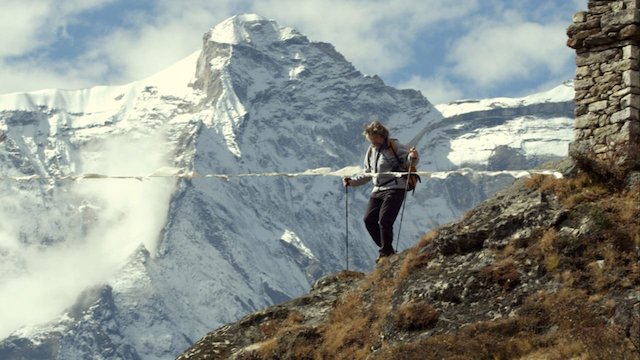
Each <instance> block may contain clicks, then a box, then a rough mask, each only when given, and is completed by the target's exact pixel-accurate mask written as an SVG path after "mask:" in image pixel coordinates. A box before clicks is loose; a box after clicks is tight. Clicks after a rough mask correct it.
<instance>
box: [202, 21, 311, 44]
mask: <svg viewBox="0 0 640 360" xmlns="http://www.w3.org/2000/svg"><path fill="white" fill-rule="evenodd" d="M296 37H300V38H304V39H306V38H305V36H304V35H302V34H300V33H299V32H297V31H296V30H294V29H292V28H288V27H281V26H280V25H279V24H278V23H277V22H276V21H274V20H270V19H267V18H265V17H262V16H260V15H256V14H241V15H236V16H232V17H230V18H228V19H227V20H225V21H223V22H221V23H220V24H218V25H216V26H215V27H214V28H212V29H211V31H209V32H208V33H207V34H205V41H213V42H217V43H222V44H232V45H238V44H246V45H252V46H256V47H259V46H266V45H269V44H272V43H275V42H279V41H285V40H289V39H292V38H296Z"/></svg>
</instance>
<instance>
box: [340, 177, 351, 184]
mask: <svg viewBox="0 0 640 360" xmlns="http://www.w3.org/2000/svg"><path fill="white" fill-rule="evenodd" d="M350 182H351V178H350V177H343V178H342V185H344V186H351V185H350Z"/></svg>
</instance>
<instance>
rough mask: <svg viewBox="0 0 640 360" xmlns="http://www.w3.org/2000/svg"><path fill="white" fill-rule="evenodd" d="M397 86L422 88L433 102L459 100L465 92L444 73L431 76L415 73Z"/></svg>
mask: <svg viewBox="0 0 640 360" xmlns="http://www.w3.org/2000/svg"><path fill="white" fill-rule="evenodd" d="M397 87H398V88H400V89H407V88H408V89H416V90H420V91H421V92H422V94H423V95H424V96H426V97H427V99H429V101H430V102H431V103H432V104H443V103H448V102H450V101H453V100H458V99H460V98H461V97H462V96H463V94H464V93H463V91H462V90H461V89H460V88H458V87H457V86H456V85H454V84H453V83H451V82H450V81H448V80H447V79H445V78H444V77H443V76H442V75H437V76H434V77H429V78H423V77H421V76H419V75H413V76H412V77H411V78H410V79H409V80H407V81H405V82H403V83H401V84H398V85H397Z"/></svg>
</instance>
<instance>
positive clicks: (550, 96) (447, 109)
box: [436, 81, 574, 118]
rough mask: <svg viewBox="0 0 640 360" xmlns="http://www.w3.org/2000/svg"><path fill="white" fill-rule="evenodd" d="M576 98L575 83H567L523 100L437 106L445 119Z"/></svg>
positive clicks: (485, 101) (473, 101)
mask: <svg viewBox="0 0 640 360" xmlns="http://www.w3.org/2000/svg"><path fill="white" fill-rule="evenodd" d="M573 98H574V90H573V81H566V82H564V83H562V85H559V86H556V87H554V88H553V89H550V90H547V91H543V92H540V93H536V94H532V95H529V96H526V97H522V98H506V97H499V98H492V99H483V100H458V101H453V102H450V103H448V104H440V105H436V108H437V109H438V110H439V111H440V112H441V113H442V115H443V116H444V117H445V118H448V117H452V116H456V115H460V114H466V113H471V112H478V111H487V110H492V109H498V108H516V107H522V106H529V105H535V104H546V103H565V102H571V101H573Z"/></svg>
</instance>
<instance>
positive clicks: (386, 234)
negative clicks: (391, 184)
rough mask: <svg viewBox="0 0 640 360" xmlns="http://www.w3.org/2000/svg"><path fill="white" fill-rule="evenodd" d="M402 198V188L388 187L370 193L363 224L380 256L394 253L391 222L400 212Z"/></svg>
mask: <svg viewBox="0 0 640 360" xmlns="http://www.w3.org/2000/svg"><path fill="white" fill-rule="evenodd" d="M403 200H404V189H390V190H384V191H378V192H375V193H372V194H371V197H370V198H369V205H368V206H367V210H366V211H365V213H364V224H365V225H366V226H367V230H368V231H369V235H371V238H372V239H373V242H375V243H376V245H378V247H379V248H380V250H379V252H380V255H381V256H388V255H391V254H393V253H394V250H393V223H394V222H395V221H396V217H397V216H398V213H399V212H400V207H401V206H402V201H403Z"/></svg>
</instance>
